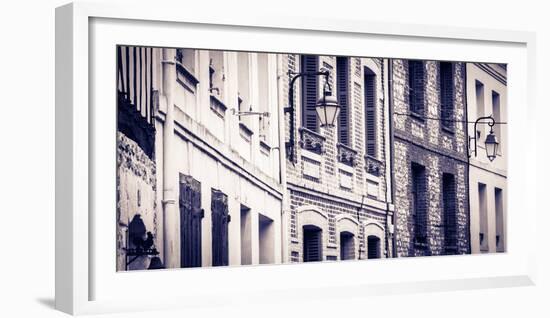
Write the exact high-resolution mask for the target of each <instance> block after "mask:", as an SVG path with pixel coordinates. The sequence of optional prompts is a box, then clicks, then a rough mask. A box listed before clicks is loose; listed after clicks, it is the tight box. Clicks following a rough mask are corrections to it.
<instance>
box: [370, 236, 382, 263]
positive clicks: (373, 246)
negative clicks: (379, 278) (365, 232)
mask: <svg viewBox="0 0 550 318" xmlns="http://www.w3.org/2000/svg"><path fill="white" fill-rule="evenodd" d="M374 258H380V238H379V237H378V236H375V235H369V236H368V237H367V259H374Z"/></svg>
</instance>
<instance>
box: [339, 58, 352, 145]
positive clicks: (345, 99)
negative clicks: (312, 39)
mask: <svg viewBox="0 0 550 318" xmlns="http://www.w3.org/2000/svg"><path fill="white" fill-rule="evenodd" d="M336 81H337V82H336V91H337V96H336V98H337V99H338V104H339V105H340V115H339V116H338V141H339V142H340V143H342V144H344V145H348V146H349V145H350V136H349V131H350V127H349V122H350V105H349V58H348V57H337V58H336Z"/></svg>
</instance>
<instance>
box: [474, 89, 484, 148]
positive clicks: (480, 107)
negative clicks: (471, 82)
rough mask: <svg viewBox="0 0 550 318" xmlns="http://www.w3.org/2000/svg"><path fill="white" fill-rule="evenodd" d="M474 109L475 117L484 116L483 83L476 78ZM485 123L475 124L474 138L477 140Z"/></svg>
mask: <svg viewBox="0 0 550 318" xmlns="http://www.w3.org/2000/svg"><path fill="white" fill-rule="evenodd" d="M476 109H477V118H479V117H483V116H485V85H483V83H481V82H480V81H477V80H476ZM484 129H485V125H477V131H476V138H477V140H478V141H479V140H480V138H481V135H482V133H483V132H484Z"/></svg>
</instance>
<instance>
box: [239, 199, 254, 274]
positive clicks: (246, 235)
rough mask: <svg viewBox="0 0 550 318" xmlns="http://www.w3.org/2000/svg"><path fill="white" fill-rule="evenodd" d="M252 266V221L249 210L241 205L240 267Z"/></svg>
mask: <svg viewBox="0 0 550 318" xmlns="http://www.w3.org/2000/svg"><path fill="white" fill-rule="evenodd" d="M249 264H252V221H251V217H250V209H249V208H247V207H246V206H244V205H241V265H249Z"/></svg>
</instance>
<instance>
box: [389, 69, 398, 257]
mask: <svg viewBox="0 0 550 318" xmlns="http://www.w3.org/2000/svg"><path fill="white" fill-rule="evenodd" d="M388 108H389V113H390V114H389V116H390V117H389V120H388V126H389V130H390V171H391V173H390V176H391V177H390V178H391V203H392V204H394V205H395V171H394V153H395V150H394V136H393V59H388ZM396 214H397V211H396V209H395V208H394V210H393V215H392V223H393V235H392V257H397V246H396V243H397V230H396Z"/></svg>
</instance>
